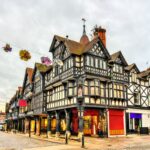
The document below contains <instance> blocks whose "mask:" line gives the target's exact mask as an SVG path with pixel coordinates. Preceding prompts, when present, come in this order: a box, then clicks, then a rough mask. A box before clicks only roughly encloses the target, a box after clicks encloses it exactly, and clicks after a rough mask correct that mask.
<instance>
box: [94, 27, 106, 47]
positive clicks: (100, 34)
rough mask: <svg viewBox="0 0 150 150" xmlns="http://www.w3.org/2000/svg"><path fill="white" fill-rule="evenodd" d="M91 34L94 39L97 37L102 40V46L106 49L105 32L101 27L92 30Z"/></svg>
mask: <svg viewBox="0 0 150 150" xmlns="http://www.w3.org/2000/svg"><path fill="white" fill-rule="evenodd" d="M93 34H94V37H97V36H98V37H99V38H100V39H101V40H102V42H103V44H104V46H105V47H106V30H105V29H103V28H102V27H101V26H100V27H97V26H96V27H95V28H94V33H93Z"/></svg>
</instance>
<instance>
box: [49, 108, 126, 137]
mask: <svg viewBox="0 0 150 150" xmlns="http://www.w3.org/2000/svg"><path fill="white" fill-rule="evenodd" d="M82 113H83V115H82V118H81V117H80V115H79V111H78V109H77V108H71V109H68V110H59V111H55V112H48V114H49V118H48V132H49V133H51V134H55V133H59V134H64V133H65V132H70V133H71V134H72V135H78V134H79V132H80V130H81V128H83V130H82V132H83V134H84V135H86V136H100V137H108V136H116V135H117V136H119V135H126V129H125V111H124V110H118V109H106V108H84V110H83V112H82ZM81 119H82V122H83V123H82V122H81ZM81 126H83V127H81Z"/></svg>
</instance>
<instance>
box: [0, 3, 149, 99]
mask: <svg viewBox="0 0 150 150" xmlns="http://www.w3.org/2000/svg"><path fill="white" fill-rule="evenodd" d="M0 4H1V5H0V41H1V40H2V41H6V42H9V43H11V44H12V45H14V46H17V47H19V48H26V49H29V50H30V51H31V53H32V54H33V57H32V60H30V61H29V62H22V61H21V60H20V59H19V57H18V49H17V48H13V52H12V53H9V54H8V53H4V52H3V51H2V49H1V51H0V60H1V61H0V74H1V75H0V81H1V82H0V83H1V84H0V99H4V100H9V98H10V97H11V96H12V95H13V94H14V93H15V91H16V89H17V86H20V85H22V83H23V78H24V71H25V68H26V67H27V66H29V67H33V66H34V62H35V61H36V62H38V61H40V56H41V55H40V54H39V53H42V54H44V55H47V56H50V54H49V53H48V50H49V47H50V44H51V41H52V38H53V36H54V34H58V35H63V36H65V35H69V37H70V38H72V39H74V40H77V41H79V39H80V36H81V34H82V22H81V18H82V17H85V18H86V19H87V23H86V24H87V33H88V35H89V34H90V33H91V29H92V28H93V26H94V25H95V24H97V25H102V26H104V27H105V28H106V30H107V48H108V50H109V52H110V53H113V52H115V51H117V50H122V52H123V54H124V55H125V58H126V60H127V61H128V62H129V64H130V63H133V62H135V63H137V65H138V66H139V68H140V69H141V70H142V69H145V68H146V62H147V61H149V63H150V50H149V43H150V36H149V34H148V32H149V31H150V13H149V5H150V2H149V1H144V2H143V1H141V0H132V1H130V0H125V1H120V0H113V1H110V0H94V1H91V0H76V1H74V0H51V1H50V0H42V1H41V0H26V1H24V0H13V1H10V0H5V1H4V0H0ZM3 45H4V43H2V42H0V47H3Z"/></svg>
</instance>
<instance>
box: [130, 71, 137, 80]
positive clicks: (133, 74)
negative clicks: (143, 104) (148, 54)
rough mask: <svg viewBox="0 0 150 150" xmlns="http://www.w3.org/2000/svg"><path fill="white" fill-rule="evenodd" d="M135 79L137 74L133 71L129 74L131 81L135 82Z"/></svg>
mask: <svg viewBox="0 0 150 150" xmlns="http://www.w3.org/2000/svg"><path fill="white" fill-rule="evenodd" d="M136 79H137V74H136V73H134V72H133V73H132V74H131V81H132V82H136Z"/></svg>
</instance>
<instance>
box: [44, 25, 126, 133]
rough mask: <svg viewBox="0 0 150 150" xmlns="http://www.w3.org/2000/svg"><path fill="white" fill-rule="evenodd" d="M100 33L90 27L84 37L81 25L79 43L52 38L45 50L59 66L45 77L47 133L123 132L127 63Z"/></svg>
mask: <svg viewBox="0 0 150 150" xmlns="http://www.w3.org/2000/svg"><path fill="white" fill-rule="evenodd" d="M105 32H106V30H105V29H102V28H101V27H99V28H95V31H94V37H93V39H92V40H91V41H89V39H88V37H87V35H86V32H85V26H84V30H83V35H82V37H81V39H80V42H76V41H73V40H70V39H68V37H66V38H63V37H60V36H57V35H55V36H54V38H53V41H52V44H51V47H50V52H52V55H53V59H54V60H56V61H58V60H59V61H61V62H63V66H61V65H59V63H58V64H57V63H56V64H54V65H53V67H52V68H51V69H50V70H49V71H48V72H46V75H45V92H46V100H47V112H48V114H49V118H48V122H49V123H48V127H49V128H48V132H49V133H51V132H55V133H58V134H59V133H61V132H62V133H63V132H69V133H70V132H71V133H72V134H78V133H83V132H84V134H85V135H97V134H98V130H99V129H101V132H102V133H103V134H104V135H107V134H108V135H109V136H111V135H125V134H126V131H125V120H124V118H125V117H124V115H125V113H124V112H125V111H124V110H125V108H126V104H127V88H126V87H127V84H128V72H127V71H126V70H125V69H124V67H126V66H127V65H128V64H127V62H126V60H125V59H124V57H123V55H122V53H121V52H117V53H115V54H113V55H110V54H109V52H108V50H107V49H106V35H105ZM114 120H115V121H114ZM116 122H117V123H116Z"/></svg>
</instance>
